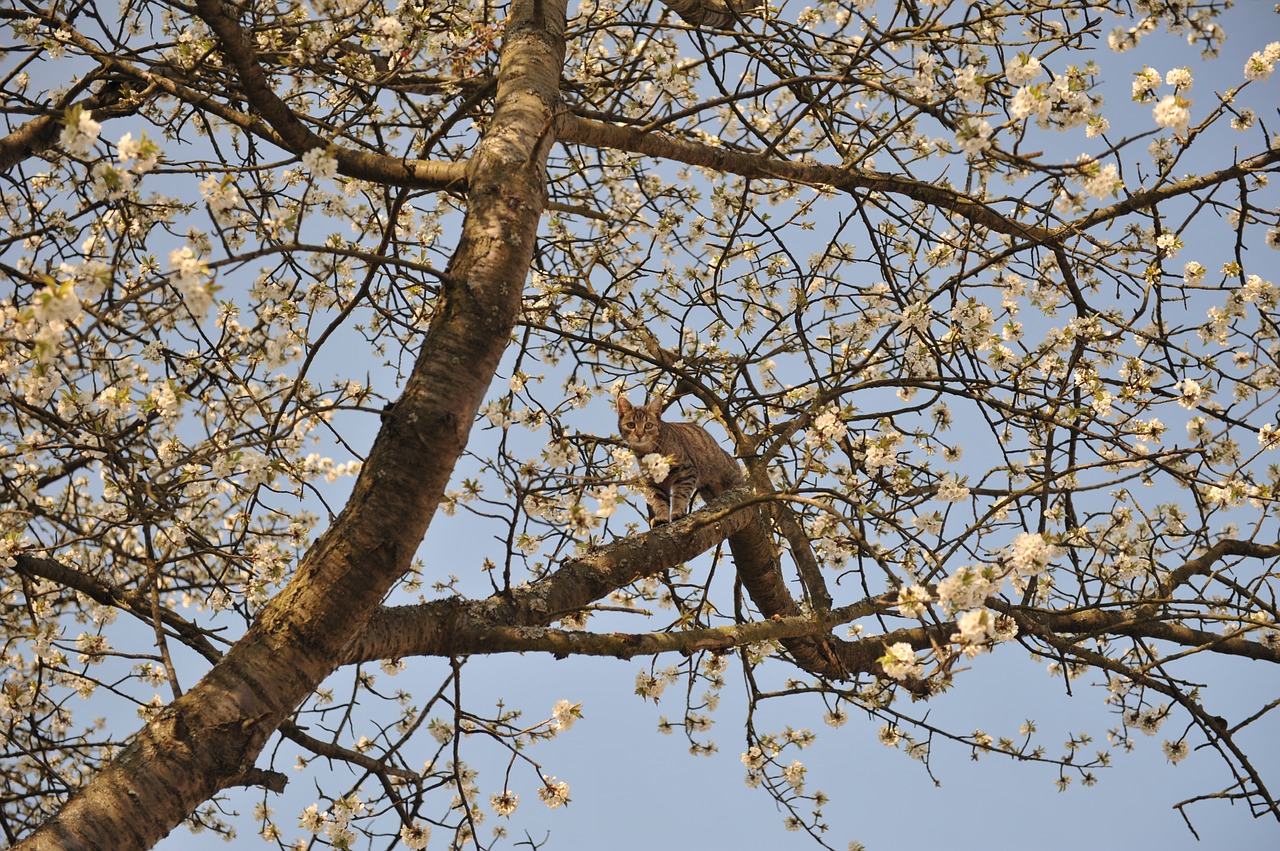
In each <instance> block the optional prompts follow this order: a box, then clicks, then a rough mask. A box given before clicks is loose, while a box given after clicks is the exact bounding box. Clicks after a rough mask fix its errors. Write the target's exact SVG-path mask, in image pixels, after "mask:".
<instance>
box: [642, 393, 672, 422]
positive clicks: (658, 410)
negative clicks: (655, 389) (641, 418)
mask: <svg viewBox="0 0 1280 851" xmlns="http://www.w3.org/2000/svg"><path fill="white" fill-rule="evenodd" d="M666 406H667V400H666V398H665V397H663V395H662V394H661V393H659V394H658V395H656V396H654V397H653V398H651V399H650V400H649V401H648V402H646V403H645V409H646V410H648V412H649V413H651V414H653V415H654V416H655V417H657V418H659V419H660V418H661V417H662V409H663V408H665V407H666Z"/></svg>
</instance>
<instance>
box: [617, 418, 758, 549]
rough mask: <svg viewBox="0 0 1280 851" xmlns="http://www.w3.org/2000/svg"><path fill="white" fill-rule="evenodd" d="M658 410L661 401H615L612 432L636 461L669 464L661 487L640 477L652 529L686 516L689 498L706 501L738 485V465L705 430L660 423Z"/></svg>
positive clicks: (681, 424)
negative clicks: (649, 458) (652, 458)
mask: <svg viewBox="0 0 1280 851" xmlns="http://www.w3.org/2000/svg"><path fill="white" fill-rule="evenodd" d="M662 406H663V399H662V397H661V396H659V397H656V398H654V399H651V400H650V401H649V402H648V403H647V404H645V405H641V406H639V407H637V406H635V405H632V404H631V401H630V400H629V399H627V397H625V396H619V397H618V432H619V433H620V434H621V435H622V440H623V442H624V443H626V444H627V446H628V447H629V448H630V449H631V451H632V452H634V453H635V454H636V457H637V458H644V457H645V456H646V455H650V454H653V453H657V454H658V455H661V456H663V457H665V458H667V460H668V462H669V463H670V468H669V469H668V470H667V474H666V475H665V476H664V477H663V478H662V481H653V480H652V479H651V478H648V477H647V475H646V474H645V473H643V472H642V473H641V476H642V481H643V482H644V485H645V488H644V491H645V494H644V498H645V502H647V503H648V504H649V521H650V522H651V523H652V524H653V525H654V526H660V525H661V524H663V523H667V522H669V521H671V520H676V519H679V518H681V517H683V516H684V515H686V514H688V513H689V504H690V503H691V502H693V495H694V493H695V492H696V493H700V494H702V498H703V499H711V498H712V497H716V496H719V495H720V494H722V493H724V492H725V491H727V490H729V489H730V488H732V487H734V486H735V485H738V484H741V483H742V481H743V478H742V471H741V470H740V469H739V468H738V462H737V461H735V460H734V459H733V456H732V455H730V454H729V453H728V452H725V451H724V450H723V449H721V448H720V445H719V444H718V443H716V440H715V438H714V437H712V436H711V435H710V434H708V433H707V431H706V429H704V428H703V427H702V426H699V425H695V424H694V423H668V422H663V421H662V416H661V415H662Z"/></svg>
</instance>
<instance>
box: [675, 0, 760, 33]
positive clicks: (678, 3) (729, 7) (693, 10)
mask: <svg viewBox="0 0 1280 851" xmlns="http://www.w3.org/2000/svg"><path fill="white" fill-rule="evenodd" d="M662 5H664V6H666V7H667V8H668V9H670V10H671V11H673V12H675V13H676V14H677V15H679V16H680V19H681V20H683V21H684V22H685V23H688V24H692V25H693V26H695V27H710V28H712V29H718V30H723V29H730V28H731V27H733V26H734V25H735V24H737V23H739V22H740V21H741V20H742V14H743V13H744V12H749V11H751V10H752V9H755V8H757V7H759V6H760V5H761V4H760V2H759V0H662Z"/></svg>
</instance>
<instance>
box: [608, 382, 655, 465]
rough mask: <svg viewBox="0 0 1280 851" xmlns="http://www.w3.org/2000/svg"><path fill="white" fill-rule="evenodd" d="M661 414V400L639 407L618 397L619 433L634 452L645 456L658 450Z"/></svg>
mask: <svg viewBox="0 0 1280 851" xmlns="http://www.w3.org/2000/svg"><path fill="white" fill-rule="evenodd" d="M660 413H662V400H661V399H654V400H652V401H650V402H649V404H647V405H641V406H639V407H637V406H635V405H632V404H631V402H630V400H628V399H627V397H625V396H620V397H618V433H619V434H620V435H622V439H623V441H624V442H625V443H626V444H627V446H629V447H630V448H631V451H632V452H635V453H636V454H637V455H641V456H644V455H648V454H649V453H650V452H653V451H654V450H656V449H657V448H658V430H659V427H658V423H659V419H658V415H659V414H660Z"/></svg>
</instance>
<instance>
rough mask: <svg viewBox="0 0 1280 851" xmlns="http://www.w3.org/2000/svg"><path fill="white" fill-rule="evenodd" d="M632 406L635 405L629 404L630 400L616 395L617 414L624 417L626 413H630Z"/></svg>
mask: <svg viewBox="0 0 1280 851" xmlns="http://www.w3.org/2000/svg"><path fill="white" fill-rule="evenodd" d="M634 407H635V405H633V404H631V400H630V399H628V398H627V397H626V396H619V397H618V414H619V415H621V416H624V417H625V416H626V415H627V414H629V413H631V409H632V408H634Z"/></svg>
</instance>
